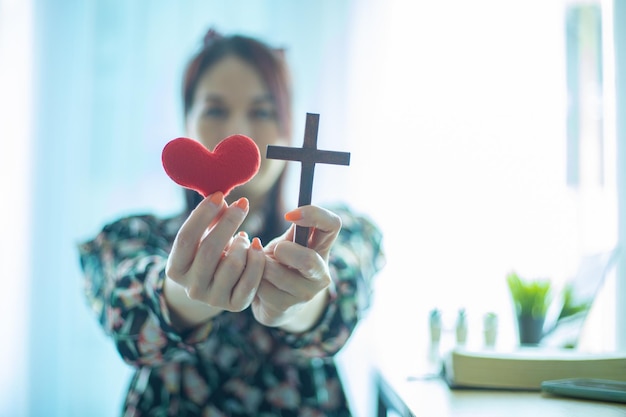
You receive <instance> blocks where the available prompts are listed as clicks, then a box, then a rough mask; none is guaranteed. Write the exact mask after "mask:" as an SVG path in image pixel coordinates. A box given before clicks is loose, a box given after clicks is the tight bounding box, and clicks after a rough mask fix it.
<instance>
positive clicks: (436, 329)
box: [429, 308, 441, 345]
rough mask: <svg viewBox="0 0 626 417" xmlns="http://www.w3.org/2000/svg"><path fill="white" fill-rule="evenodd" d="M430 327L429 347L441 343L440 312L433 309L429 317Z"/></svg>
mask: <svg viewBox="0 0 626 417" xmlns="http://www.w3.org/2000/svg"><path fill="white" fill-rule="evenodd" d="M429 325H430V343H431V345H439V342H440V341H441V311H439V310H438V309H436V308H435V309H433V310H431V312H430V316H429Z"/></svg>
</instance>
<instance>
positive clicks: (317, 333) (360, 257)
mask: <svg viewBox="0 0 626 417" xmlns="http://www.w3.org/2000/svg"><path fill="white" fill-rule="evenodd" d="M333 211H334V212H335V213H336V214H338V215H339V216H340V217H341V219H342V228H341V232H340V233H339V236H338V238H337V241H336V242H335V244H334V245H333V249H332V250H331V254H330V260H329V266H330V273H331V276H332V278H333V282H334V288H333V289H332V290H331V296H330V300H329V302H328V306H327V308H326V311H325V312H324V314H323V316H322V317H321V319H320V320H319V322H318V323H317V324H316V325H315V326H314V327H313V328H312V329H310V330H309V331H307V332H305V333H301V334H293V333H289V332H286V331H284V330H280V329H273V332H274V333H275V336H276V337H277V338H279V339H280V340H282V341H283V342H284V343H285V344H287V345H288V346H289V347H290V348H292V349H295V350H297V351H298V352H297V354H298V355H299V356H301V355H304V356H306V357H329V356H333V355H335V354H336V353H337V352H339V350H340V349H341V348H342V347H343V346H344V345H345V344H346V342H347V341H348V339H349V337H350V335H351V334H352V332H353V331H354V329H355V328H356V326H357V324H358V322H359V320H361V319H362V318H363V317H364V316H365V315H366V313H367V311H368V310H369V307H370V305H371V303H372V297H373V291H372V290H373V281H374V277H375V276H376V274H377V273H378V272H379V271H380V270H381V269H382V267H383V266H384V263H385V257H384V254H383V251H382V234H381V232H380V230H379V229H378V228H377V226H376V225H375V224H374V223H373V222H372V221H371V220H370V219H368V218H366V217H363V216H356V215H354V214H353V213H352V211H350V209H348V208H347V207H345V206H342V207H338V208H335V209H333Z"/></svg>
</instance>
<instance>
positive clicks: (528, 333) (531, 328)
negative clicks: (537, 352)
mask: <svg viewBox="0 0 626 417" xmlns="http://www.w3.org/2000/svg"><path fill="white" fill-rule="evenodd" d="M545 320H546V318H545V317H534V316H531V315H520V316H518V317H517V327H518V331H519V342H520V344H521V345H537V344H539V342H540V341H541V338H542V336H543V323H544V322H545Z"/></svg>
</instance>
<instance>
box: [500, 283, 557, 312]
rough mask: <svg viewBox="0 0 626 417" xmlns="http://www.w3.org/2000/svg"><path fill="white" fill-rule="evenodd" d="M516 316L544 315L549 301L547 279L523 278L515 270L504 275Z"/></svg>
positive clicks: (549, 286)
mask: <svg viewBox="0 0 626 417" xmlns="http://www.w3.org/2000/svg"><path fill="white" fill-rule="evenodd" d="M506 280H507V283H508V285H509V290H510V291H511V297H512V298H513V303H514V304H515V311H516V312H517V315H518V316H530V317H534V318H542V317H545V315H546V312H547V311H548V307H549V306H550V301H551V293H550V289H551V283H550V280H548V279H533V280H524V279H522V278H520V276H519V275H517V273H515V272H511V273H510V274H509V275H507V277H506Z"/></svg>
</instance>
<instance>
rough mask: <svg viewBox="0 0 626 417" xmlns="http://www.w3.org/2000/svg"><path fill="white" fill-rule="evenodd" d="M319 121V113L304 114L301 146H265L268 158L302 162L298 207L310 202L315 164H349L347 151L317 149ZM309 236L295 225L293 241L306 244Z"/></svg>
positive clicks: (303, 229) (306, 229) (304, 228)
mask: <svg viewBox="0 0 626 417" xmlns="http://www.w3.org/2000/svg"><path fill="white" fill-rule="evenodd" d="M319 122H320V115H319V114H312V113H307V114H306V124H305V126H304V144H303V145H302V148H290V147H287V146H272V145H269V146H268V147H267V153H266V155H265V156H266V157H267V158H268V159H282V160H286V161H300V162H302V171H301V172H300V197H299V198H298V207H302V206H307V205H309V204H311V195H312V194H313V175H314V174H315V164H316V163H321V164H334V165H350V153H349V152H332V151H322V150H319V149H317V128H318V126H319ZM308 237H309V229H308V228H307V227H301V226H297V227H296V236H295V242H296V243H299V244H300V245H302V246H306V244H307V240H308Z"/></svg>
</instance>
